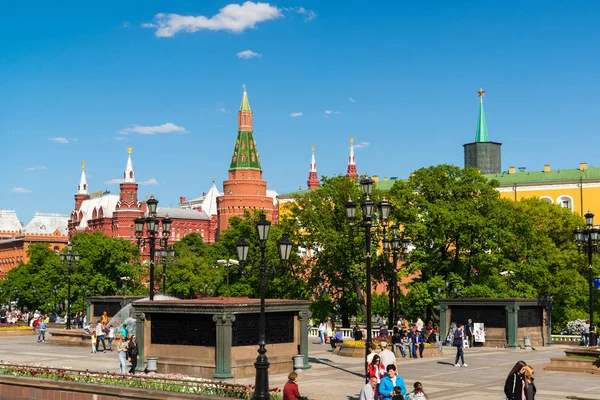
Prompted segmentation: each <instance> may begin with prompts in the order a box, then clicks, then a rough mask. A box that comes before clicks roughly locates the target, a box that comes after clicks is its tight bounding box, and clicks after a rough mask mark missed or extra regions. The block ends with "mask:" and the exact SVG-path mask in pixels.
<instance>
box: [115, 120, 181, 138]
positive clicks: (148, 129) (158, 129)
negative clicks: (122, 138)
mask: <svg viewBox="0 0 600 400" xmlns="http://www.w3.org/2000/svg"><path fill="white" fill-rule="evenodd" d="M176 132H179V133H186V132H187V130H186V129H185V128H184V127H183V126H177V125H175V124H173V123H171V122H167V123H166V124H162V125H154V126H147V125H146V126H144V125H134V126H132V127H131V128H125V129H123V130H121V131H119V133H120V134H121V135H127V134H129V133H139V134H140V135H155V134H157V133H176Z"/></svg>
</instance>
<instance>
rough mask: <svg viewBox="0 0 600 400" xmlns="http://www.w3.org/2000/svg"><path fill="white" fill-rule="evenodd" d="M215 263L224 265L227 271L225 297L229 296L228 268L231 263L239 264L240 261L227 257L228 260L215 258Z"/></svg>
mask: <svg viewBox="0 0 600 400" xmlns="http://www.w3.org/2000/svg"><path fill="white" fill-rule="evenodd" d="M217 263H218V264H219V265H224V266H225V268H226V271H227V297H229V270H230V269H231V266H232V265H239V264H240V262H239V261H238V260H232V259H228V260H217Z"/></svg>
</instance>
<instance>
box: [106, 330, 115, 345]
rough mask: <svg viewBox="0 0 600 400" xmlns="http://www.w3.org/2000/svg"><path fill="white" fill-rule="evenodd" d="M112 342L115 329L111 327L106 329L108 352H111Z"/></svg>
mask: <svg viewBox="0 0 600 400" xmlns="http://www.w3.org/2000/svg"><path fill="white" fill-rule="evenodd" d="M113 340H115V328H114V327H112V326H111V327H110V328H109V329H108V347H109V349H110V351H113V345H112V344H113Z"/></svg>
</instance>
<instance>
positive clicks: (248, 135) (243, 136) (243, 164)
mask: <svg viewBox="0 0 600 400" xmlns="http://www.w3.org/2000/svg"><path fill="white" fill-rule="evenodd" d="M237 169H252V170H257V171H261V168H260V156H259V155H258V149H257V148H256V141H255V140H254V134H253V133H252V132H245V131H239V132H238V136H237V139H236V140H235V148H234V149H233V154H232V156H231V164H230V165H229V170H230V171H233V170H237Z"/></svg>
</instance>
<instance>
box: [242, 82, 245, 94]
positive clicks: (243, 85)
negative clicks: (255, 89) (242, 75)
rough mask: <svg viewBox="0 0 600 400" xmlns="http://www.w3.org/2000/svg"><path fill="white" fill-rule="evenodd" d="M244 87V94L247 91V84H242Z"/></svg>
mask: <svg viewBox="0 0 600 400" xmlns="http://www.w3.org/2000/svg"><path fill="white" fill-rule="evenodd" d="M242 87H243V88H244V92H245V91H246V84H245V83H242Z"/></svg>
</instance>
